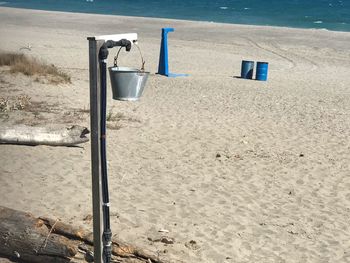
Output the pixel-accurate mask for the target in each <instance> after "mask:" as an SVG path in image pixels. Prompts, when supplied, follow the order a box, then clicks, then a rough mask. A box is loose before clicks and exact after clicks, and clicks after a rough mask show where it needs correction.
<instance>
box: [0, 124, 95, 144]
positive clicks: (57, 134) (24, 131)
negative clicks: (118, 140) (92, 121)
mask: <svg viewBox="0 0 350 263" xmlns="http://www.w3.org/2000/svg"><path fill="white" fill-rule="evenodd" d="M88 133H89V130H88V129H87V128H85V127H81V126H79V125H73V126H71V127H68V128H60V129H54V128H46V127H31V126H24V125H21V126H12V127H0V143H8V144H25V145H39V144H43V145H52V146H73V145H76V144H79V143H84V142H87V141H89V138H87V137H86V134H88Z"/></svg>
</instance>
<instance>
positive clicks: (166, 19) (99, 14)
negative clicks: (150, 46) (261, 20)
mask: <svg viewBox="0 0 350 263" xmlns="http://www.w3.org/2000/svg"><path fill="white" fill-rule="evenodd" d="M0 8H10V9H18V10H31V11H38V12H48V13H50V12H52V13H55V12H57V13H68V14H83V15H84V14H85V15H96V16H112V17H123V18H129V19H155V20H164V21H174V22H181V21H182V22H194V23H205V24H206V23H208V24H219V25H220V24H222V25H233V26H242V27H257V28H267V29H269V28H276V29H295V30H316V31H318V30H319V31H329V32H339V33H350V30H349V31H342V30H331V29H327V28H311V27H289V26H278V25H258V24H239V23H229V22H216V21H206V20H189V19H175V18H165V17H142V16H126V15H118V14H102V13H84V12H67V11H56V10H45V9H32V8H18V7H7V6H2V5H0Z"/></svg>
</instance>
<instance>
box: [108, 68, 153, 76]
mask: <svg viewBox="0 0 350 263" xmlns="http://www.w3.org/2000/svg"><path fill="white" fill-rule="evenodd" d="M108 69H109V71H113V72H119V73H124V72H125V73H135V72H136V73H145V74H149V73H150V72H149V71H143V70H141V69H138V68H131V67H115V66H113V67H109V68H108ZM118 69H120V70H118Z"/></svg>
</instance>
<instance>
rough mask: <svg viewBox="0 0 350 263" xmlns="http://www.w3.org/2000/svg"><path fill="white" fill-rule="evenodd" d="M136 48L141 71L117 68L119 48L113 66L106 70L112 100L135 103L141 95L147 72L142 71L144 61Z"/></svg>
mask: <svg viewBox="0 0 350 263" xmlns="http://www.w3.org/2000/svg"><path fill="white" fill-rule="evenodd" d="M136 46H137V45H136ZM137 48H138V50H139V52H140V55H141V60H142V65H141V69H136V68H129V67H118V62H117V61H118V56H119V52H120V50H121V48H120V49H119V51H118V53H117V55H116V56H115V57H114V66H113V67H109V68H108V70H109V76H110V79H111V85H112V95H113V99H114V100H128V101H135V100H139V99H140V97H141V95H142V93H143V90H144V88H145V85H146V81H147V79H148V75H149V72H146V71H145V70H144V65H145V61H144V60H143V57H142V53H141V50H140V48H139V47H138V46H137Z"/></svg>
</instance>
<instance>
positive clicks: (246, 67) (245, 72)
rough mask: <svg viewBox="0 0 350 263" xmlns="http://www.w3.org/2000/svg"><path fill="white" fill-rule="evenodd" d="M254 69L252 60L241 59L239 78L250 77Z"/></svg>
mask: <svg viewBox="0 0 350 263" xmlns="http://www.w3.org/2000/svg"><path fill="white" fill-rule="evenodd" d="M253 70H254V61H248V60H242V67H241V78H242V79H252V78H253Z"/></svg>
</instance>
